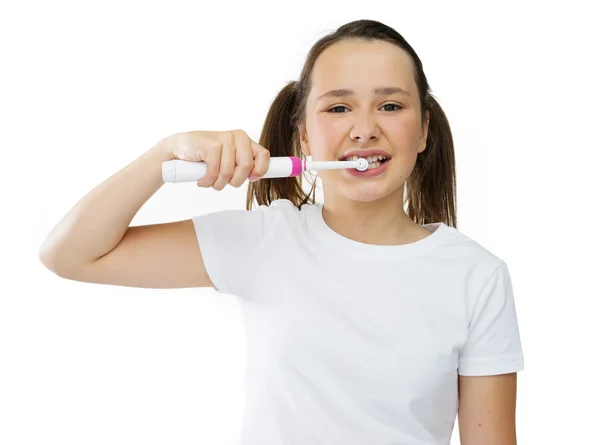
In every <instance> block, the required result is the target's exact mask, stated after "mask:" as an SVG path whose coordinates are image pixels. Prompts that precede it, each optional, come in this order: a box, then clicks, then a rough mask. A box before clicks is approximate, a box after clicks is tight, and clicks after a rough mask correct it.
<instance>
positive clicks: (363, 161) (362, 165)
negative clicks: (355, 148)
mask: <svg viewBox="0 0 600 445" xmlns="http://www.w3.org/2000/svg"><path fill="white" fill-rule="evenodd" d="M358 163H359V165H358V167H356V169H357V170H358V171H359V172H364V171H365V170H366V169H368V168H369V161H367V160H366V159H365V158H360V159H358Z"/></svg>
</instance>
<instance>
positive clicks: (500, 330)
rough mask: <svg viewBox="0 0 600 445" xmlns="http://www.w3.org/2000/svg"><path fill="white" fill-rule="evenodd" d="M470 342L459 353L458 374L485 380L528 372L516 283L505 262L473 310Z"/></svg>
mask: <svg viewBox="0 0 600 445" xmlns="http://www.w3.org/2000/svg"><path fill="white" fill-rule="evenodd" d="M469 312H470V321H469V327H468V337H467V340H466V342H465V344H464V346H463V348H462V349H461V351H460V352H459V368H458V374H460V375H463V376H482V375H497V374H508V373H512V372H518V371H522V370H523V369H524V361H523V351H522V347H521V338H520V334H519V325H518V321H517V313H516V307H515V301H514V295H513V287H512V281H511V277H510V273H509V271H508V267H507V265H506V263H505V262H504V261H502V263H501V264H500V266H499V267H497V268H496V270H495V271H494V273H493V274H492V275H491V277H490V278H489V279H488V280H487V282H486V284H485V286H484V287H483V289H482V291H481V293H480V294H479V295H478V297H477V299H476V300H475V301H474V304H473V305H472V307H471V308H470V311H469Z"/></svg>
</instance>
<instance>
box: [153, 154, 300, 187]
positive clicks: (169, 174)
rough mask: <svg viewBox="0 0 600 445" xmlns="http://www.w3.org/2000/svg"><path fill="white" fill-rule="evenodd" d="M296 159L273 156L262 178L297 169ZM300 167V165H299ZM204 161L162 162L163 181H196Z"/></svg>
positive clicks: (286, 173)
mask: <svg viewBox="0 0 600 445" xmlns="http://www.w3.org/2000/svg"><path fill="white" fill-rule="evenodd" d="M297 163H298V162H297V161H295V162H294V160H293V159H292V158H290V157H287V156H282V157H273V158H271V159H270V160H269V168H268V169H267V172H266V173H265V174H264V175H263V176H262V178H286V177H289V176H292V173H296V172H297V171H298V170H297V169H298V167H299V166H298V165H297ZM300 168H301V167H300ZM206 171H207V167H206V163H205V162H202V161H200V162H192V161H182V160H181V159H175V160H173V161H166V162H163V164H162V179H163V181H164V182H172V183H180V182H198V181H199V180H200V179H202V178H203V177H204V175H206Z"/></svg>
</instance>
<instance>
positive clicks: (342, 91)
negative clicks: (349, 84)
mask: <svg viewBox="0 0 600 445" xmlns="http://www.w3.org/2000/svg"><path fill="white" fill-rule="evenodd" d="M397 93H401V94H404V95H406V96H410V93H409V92H408V91H406V90H405V89H403V88H400V87H378V88H373V94H377V95H385V96H389V95H391V94H397ZM353 95H354V91H353V90H349V89H348V88H339V89H336V90H330V91H327V92H326V93H325V94H322V95H320V96H319V100H321V99H323V98H324V97H346V96H353Z"/></svg>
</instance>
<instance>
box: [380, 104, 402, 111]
mask: <svg viewBox="0 0 600 445" xmlns="http://www.w3.org/2000/svg"><path fill="white" fill-rule="evenodd" d="M384 107H396V109H395V110H390V109H389V108H388V109H387V110H385V111H398V110H401V109H402V107H401V106H400V105H398V104H385V105H384Z"/></svg>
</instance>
